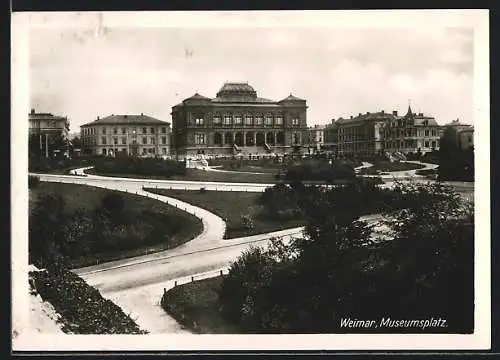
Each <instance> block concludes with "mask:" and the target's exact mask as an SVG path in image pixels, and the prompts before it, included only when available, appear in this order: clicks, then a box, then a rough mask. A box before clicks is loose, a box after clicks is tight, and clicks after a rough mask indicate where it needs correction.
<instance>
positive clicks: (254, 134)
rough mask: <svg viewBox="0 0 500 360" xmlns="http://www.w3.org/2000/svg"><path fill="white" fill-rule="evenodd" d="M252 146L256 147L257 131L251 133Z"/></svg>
mask: <svg viewBox="0 0 500 360" xmlns="http://www.w3.org/2000/svg"><path fill="white" fill-rule="evenodd" d="M253 146H257V131H254V132H253Z"/></svg>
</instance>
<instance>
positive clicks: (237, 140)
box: [234, 132, 243, 146]
mask: <svg viewBox="0 0 500 360" xmlns="http://www.w3.org/2000/svg"><path fill="white" fill-rule="evenodd" d="M234 143H235V144H236V145H238V146H243V134H242V133H240V132H237V133H236V135H235V137H234Z"/></svg>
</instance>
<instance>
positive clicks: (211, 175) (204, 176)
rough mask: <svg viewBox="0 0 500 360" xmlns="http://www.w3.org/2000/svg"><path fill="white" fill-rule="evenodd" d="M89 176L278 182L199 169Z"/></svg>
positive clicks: (266, 176)
mask: <svg viewBox="0 0 500 360" xmlns="http://www.w3.org/2000/svg"><path fill="white" fill-rule="evenodd" d="M86 172H87V173H89V174H95V175H102V176H110V177H124V178H137V179H154V180H180V181H214V182H224V183H228V182H232V183H259V184H274V183H277V182H278V181H277V180H276V178H275V177H274V173H272V174H245V173H242V174H238V173H225V172H216V171H205V170H199V169H186V175H174V176H158V175H157V176H155V175H138V174H122V173H117V174H108V173H106V174H104V173H99V172H96V171H94V170H93V169H92V170H87V171H86ZM256 172H257V171H256Z"/></svg>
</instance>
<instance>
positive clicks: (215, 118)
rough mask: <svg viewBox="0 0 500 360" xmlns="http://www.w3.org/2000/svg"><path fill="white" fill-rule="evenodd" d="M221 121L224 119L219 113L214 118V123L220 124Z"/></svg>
mask: <svg viewBox="0 0 500 360" xmlns="http://www.w3.org/2000/svg"><path fill="white" fill-rule="evenodd" d="M221 122H222V119H221V117H220V116H219V115H216V116H214V119H213V123H214V125H220V123H221Z"/></svg>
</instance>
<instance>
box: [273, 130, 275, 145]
mask: <svg viewBox="0 0 500 360" xmlns="http://www.w3.org/2000/svg"><path fill="white" fill-rule="evenodd" d="M273 136H274V146H276V131H274V132H273Z"/></svg>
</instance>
